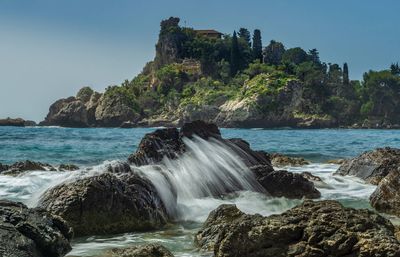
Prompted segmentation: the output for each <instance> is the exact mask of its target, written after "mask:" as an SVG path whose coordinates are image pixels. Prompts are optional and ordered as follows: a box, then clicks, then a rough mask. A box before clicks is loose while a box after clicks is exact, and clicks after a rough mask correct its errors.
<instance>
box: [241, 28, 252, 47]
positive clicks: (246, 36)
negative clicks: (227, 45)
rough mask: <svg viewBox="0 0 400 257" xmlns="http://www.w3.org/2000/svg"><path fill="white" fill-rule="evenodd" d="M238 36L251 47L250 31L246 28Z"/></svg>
mask: <svg viewBox="0 0 400 257" xmlns="http://www.w3.org/2000/svg"><path fill="white" fill-rule="evenodd" d="M238 36H239V38H241V39H243V40H244V41H245V42H246V43H247V44H248V45H249V46H251V42H250V31H248V30H247V29H246V28H240V29H239V32H238Z"/></svg>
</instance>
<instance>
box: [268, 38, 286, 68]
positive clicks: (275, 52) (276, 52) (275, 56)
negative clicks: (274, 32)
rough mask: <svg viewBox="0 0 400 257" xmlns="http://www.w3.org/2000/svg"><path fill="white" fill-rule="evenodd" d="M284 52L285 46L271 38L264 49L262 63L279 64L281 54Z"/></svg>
mask: <svg viewBox="0 0 400 257" xmlns="http://www.w3.org/2000/svg"><path fill="white" fill-rule="evenodd" d="M284 53H285V47H284V46H283V44H282V43H281V42H276V41H274V40H271V42H270V44H269V45H268V46H267V47H266V48H265V49H264V55H265V56H264V63H266V64H270V65H279V64H281V60H282V55H283V54H284Z"/></svg>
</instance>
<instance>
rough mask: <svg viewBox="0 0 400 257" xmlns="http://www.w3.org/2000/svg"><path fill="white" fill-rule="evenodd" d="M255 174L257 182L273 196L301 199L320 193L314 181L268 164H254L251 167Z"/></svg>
mask: <svg viewBox="0 0 400 257" xmlns="http://www.w3.org/2000/svg"><path fill="white" fill-rule="evenodd" d="M251 170H252V171H253V173H254V174H255V175H256V179H257V181H258V183H260V184H261V186H262V187H263V188H265V190H266V191H267V192H268V193H269V194H270V195H271V196H275V197H286V198H294V199H301V198H303V197H305V198H310V199H314V198H319V197H320V196H321V193H320V192H319V191H318V190H317V189H316V188H315V186H314V183H312V182H310V181H309V180H308V179H306V178H304V177H303V176H302V175H301V174H296V173H292V172H288V171H286V170H273V169H271V167H270V166H264V165H259V166H254V167H252V168H251Z"/></svg>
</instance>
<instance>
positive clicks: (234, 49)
mask: <svg viewBox="0 0 400 257" xmlns="http://www.w3.org/2000/svg"><path fill="white" fill-rule="evenodd" d="M239 67H240V51H239V43H238V38H237V36H236V31H234V32H233V36H232V45H231V61H230V68H231V75H232V76H235V75H236V73H237V72H238V70H239Z"/></svg>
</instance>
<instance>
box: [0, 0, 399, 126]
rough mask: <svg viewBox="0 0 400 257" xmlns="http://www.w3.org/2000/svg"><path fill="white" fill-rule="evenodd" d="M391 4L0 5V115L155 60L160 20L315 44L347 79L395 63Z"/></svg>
mask: <svg viewBox="0 0 400 257" xmlns="http://www.w3.org/2000/svg"><path fill="white" fill-rule="evenodd" d="M399 11H400V1H398V0H379V1H375V0H352V1H349V0H335V1H321V0H263V1H262V0H260V1H257V0H246V1H238V0H219V1H216V0H201V1H200V0H197V1H195V0H168V1H166V0H158V1H156V0H146V1H142V0H135V1H133V0H131V1H129V0H0V118H6V117H22V118H24V119H32V120H35V121H41V120H43V119H44V117H45V116H46V114H47V112H48V108H49V106H50V104H51V103H53V102H54V101H55V100H57V99H59V98H65V97H68V96H71V95H75V94H76V92H77V91H78V90H79V89H80V88H81V87H82V86H86V85H88V86H91V87H92V88H93V89H95V90H97V91H100V92H102V91H104V89H105V88H106V87H107V86H109V85H115V84H120V83H121V82H122V81H124V80H125V79H132V78H133V77H134V76H135V75H137V74H138V73H139V72H140V71H141V70H142V68H143V66H144V64H145V63H146V62H148V61H150V60H152V59H153V58H154V54H155V43H156V40H157V36H158V31H159V23H160V21H161V20H162V19H165V18H168V17H170V16H176V17H180V18H181V25H186V26H189V27H193V28H195V29H216V30H218V31H221V32H223V33H232V32H233V31H234V30H238V29H239V28H240V27H245V28H247V29H249V30H250V31H253V30H254V29H260V30H261V33H262V38H263V44H264V45H267V44H268V43H269V41H270V40H272V39H274V40H277V41H280V42H283V43H284V45H285V46H286V47H287V48H290V47H297V46H300V47H302V48H303V49H306V50H308V49H312V48H317V49H318V50H319V52H320V57H321V60H322V61H325V62H327V63H329V62H330V63H338V64H343V63H344V62H347V63H348V64H349V71H350V77H351V79H361V78H362V74H363V73H364V72H366V71H368V70H370V69H373V70H379V69H386V68H388V67H389V65H390V64H391V63H393V62H398V61H400V26H399V19H398V13H399Z"/></svg>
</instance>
